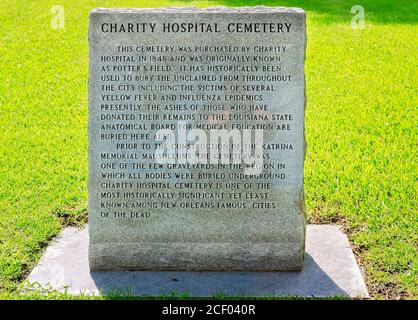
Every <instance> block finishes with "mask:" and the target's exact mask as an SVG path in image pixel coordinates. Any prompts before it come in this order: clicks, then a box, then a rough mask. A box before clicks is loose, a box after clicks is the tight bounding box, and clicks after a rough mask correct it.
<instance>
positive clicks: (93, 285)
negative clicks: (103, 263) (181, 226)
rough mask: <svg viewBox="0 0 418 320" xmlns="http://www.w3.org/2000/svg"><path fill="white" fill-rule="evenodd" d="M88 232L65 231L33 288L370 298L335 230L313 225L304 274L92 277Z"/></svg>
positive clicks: (73, 291) (341, 236) (33, 275)
mask: <svg viewBox="0 0 418 320" xmlns="http://www.w3.org/2000/svg"><path fill="white" fill-rule="evenodd" d="M87 253H88V231H87V229H83V230H79V229H76V228H67V229H65V230H63V231H62V232H61V234H60V235H59V236H58V238H57V239H56V240H55V241H53V243H52V244H51V245H50V246H49V247H48V249H47V250H46V252H45V254H44V256H43V257H42V259H41V261H40V262H39V264H38V265H37V266H36V267H35V268H34V269H33V271H32V273H31V274H30V275H29V279H28V281H29V283H32V284H34V283H37V284H39V285H41V286H42V287H46V288H51V289H55V290H60V291H65V290H66V291H67V292H68V293H71V294H80V293H81V292H84V293H87V294H104V295H105V294H106V293H109V292H115V291H117V290H121V291H123V292H129V293H130V294H134V295H152V296H159V295H167V294H170V293H176V294H184V293H186V294H189V295H191V296H200V297H205V296H214V295H217V294H220V293H222V294H224V295H228V296H250V297H271V296H299V297H330V296H348V297H368V292H367V288H366V285H365V283H364V280H363V277H362V274H361V272H360V269H359V267H358V266H357V263H356V260H355V258H354V255H353V252H352V251H351V248H350V245H349V242H348V239H347V237H346V236H345V234H344V233H342V232H341V231H340V230H339V228H338V226H335V225H309V226H308V227H307V234H306V253H305V266H304V270H303V271H301V272H298V271H294V272H152V271H131V272H109V271H106V272H90V270H89V265H88V257H87Z"/></svg>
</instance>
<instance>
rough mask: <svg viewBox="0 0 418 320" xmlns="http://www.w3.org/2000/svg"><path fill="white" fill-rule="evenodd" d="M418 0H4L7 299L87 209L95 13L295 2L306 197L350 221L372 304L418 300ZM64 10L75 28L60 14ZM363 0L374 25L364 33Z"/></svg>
mask: <svg viewBox="0 0 418 320" xmlns="http://www.w3.org/2000/svg"><path fill="white" fill-rule="evenodd" d="M417 3H418V2H416V1H409V0H408V1H392V0H391V1H387V0H382V1H377V0H374V1H373V0H367V1H366V0H364V1H363V0H356V1H354V0H353V1H352V2H351V1H341V0H328V1H319V0H315V1H251V0H248V1H213V2H192V1H186V2H183V3H182V2H176V3H174V2H167V1H125V0H120V1H103V0H102V1H91V0H77V1H75V0H73V1H69V0H64V1H59V2H57V1H55V0H54V1H49V0H45V1H29V0H26V1H24V0H2V1H1V2H0V57H1V58H0V132H1V135H0V137H1V141H0V210H1V212H0V297H4V298H10V297H17V295H18V291H17V290H15V288H16V286H17V284H18V283H19V282H20V281H22V280H23V279H24V278H25V276H26V275H27V273H28V272H29V271H30V270H31V268H32V267H33V266H34V265H35V263H36V262H37V260H38V259H39V257H40V255H41V253H42V250H43V248H44V247H45V246H46V244H47V242H48V240H50V239H51V238H52V237H53V236H55V235H56V234H57V233H58V232H59V231H60V229H61V228H62V227H63V226H64V225H66V224H73V223H83V222H84V221H85V219H86V212H87V205H86V200H87V77H88V73H87V65H88V45H87V22H88V13H89V11H90V10H91V9H92V8H94V7H138V6H139V5H140V6H142V7H152V6H164V5H171V6H173V5H194V6H208V5H230V6H238V5H242V4H245V5H256V4H265V5H270V6H272V5H285V6H298V7H303V8H305V9H306V11H307V15H308V48H307V60H306V75H307V99H308V106H307V114H306V122H307V123H306V132H307V140H308V151H307V158H306V196H307V207H308V211H309V212H308V214H309V219H310V221H311V222H317V223H318V222H319V223H327V222H337V223H342V224H344V226H345V228H346V230H347V232H348V233H349V237H350V241H351V243H352V245H353V248H354V249H355V252H356V254H357V255H358V260H359V262H360V263H361V265H362V266H363V267H364V268H365V271H366V280H367V284H368V288H369V290H370V293H371V294H372V296H373V297H374V298H397V297H401V298H415V299H416V298H417V297H418V279H417V278H418V275H417V273H418V272H417V270H418V253H417V251H418V250H417V244H418V210H417V209H418V208H417V189H418V188H417V187H418V186H417V177H418V172H417V163H418V156H417V141H418V130H417V129H418V128H417V125H418V91H417V88H418V75H417V70H418V54H417V52H418V50H417V49H418V42H417V34H418V26H417V23H418V7H417ZM56 4H62V5H63V6H64V8H65V30H54V29H52V28H51V27H50V21H51V17H52V14H51V12H50V9H51V7H52V6H54V5H56ZM355 4H361V5H362V6H363V7H364V8H365V12H366V28H365V29H352V28H351V26H350V21H351V18H352V14H351V13H350V8H351V7H352V6H353V5H355Z"/></svg>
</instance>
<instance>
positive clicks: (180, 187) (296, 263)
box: [89, 7, 306, 271]
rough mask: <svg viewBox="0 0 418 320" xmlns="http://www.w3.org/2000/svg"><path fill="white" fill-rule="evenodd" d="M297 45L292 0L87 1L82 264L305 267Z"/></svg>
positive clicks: (300, 50)
mask: <svg viewBox="0 0 418 320" xmlns="http://www.w3.org/2000/svg"><path fill="white" fill-rule="evenodd" d="M209 26H210V28H209ZM305 47H306V24H305V12H304V11H303V10H302V9H297V8H280V7H278V8H276V7H273V8H271V7H246V8H223V7H217V8H206V9H201V8H157V9H95V10H93V11H92V12H91V14H90V22H89V48H90V50H89V56H90V58H89V62H90V63H89V225H90V229H89V232H90V252H89V254H90V267H91V268H92V270H96V271H99V270H101V271H103V270H108V271H117V270H120V271H123V270H149V271H162V270H170V271H173V270H176V271H191V270H194V271H196V270H199V271H277V270H300V269H301V268H302V267H303V256H304V255H303V253H304V243H305V225H306V222H305V206H304V195H303V162H304V155H305V140H304V111H305V76H304V63H305ZM182 59H183V60H182ZM172 108H179V109H174V110H173V109H172ZM212 108H214V109H212ZM221 108H223V109H221ZM201 126H203V129H202V127H201ZM161 128H163V129H161ZM209 128H214V129H209ZM248 128H249V129H248ZM259 128H261V129H259ZM167 131H168V133H167ZM249 136H250V138H248V137H249ZM231 137H232V138H231ZM231 144H233V145H234V148H232V147H231ZM173 146H176V147H173ZM177 146H178V150H177ZM225 146H226V147H225ZM221 147H222V148H223V150H225V152H224V151H220V149H221ZM173 149H174V150H173ZM232 149H234V150H236V151H231V150H232ZM244 150H246V151H245V152H244ZM161 151H162V152H161ZM165 151H166V152H165ZM233 152H235V153H236V155H237V157H233V156H232V154H233ZM220 153H222V154H223V155H222V163H221V161H220V159H219V158H220ZM225 153H226V155H225ZM244 153H245V154H244ZM253 153H254V155H253ZM256 153H257V154H256ZM197 154H198V155H199V156H197ZM165 156H167V158H165ZM231 158H233V159H234V161H230V160H231ZM235 160H238V161H235ZM224 162H227V163H224ZM174 166H176V167H174ZM201 174H205V175H204V176H201Z"/></svg>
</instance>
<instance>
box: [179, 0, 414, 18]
mask: <svg viewBox="0 0 418 320" xmlns="http://www.w3.org/2000/svg"><path fill="white" fill-rule="evenodd" d="M187 2H188V1H186V2H185V3H187ZM216 5H222V6H228V7H239V6H256V5H264V6H269V7H273V6H278V7H280V6H283V7H299V8H303V9H305V10H306V11H307V13H308V15H309V13H314V14H315V19H316V20H320V21H321V22H325V23H347V24H350V22H351V19H352V18H353V16H354V14H352V13H351V12H350V10H351V8H352V7H353V6H354V5H361V6H363V8H364V10H365V15H366V17H365V21H366V23H368V22H375V23H381V24H394V23H397V24H416V23H417V22H418V1H410V0H399V1H393V0H380V1H377V0H353V1H347V0H310V1H303V0H280V1H277V0H276V1H274V0H246V1H243V0H220V1H216Z"/></svg>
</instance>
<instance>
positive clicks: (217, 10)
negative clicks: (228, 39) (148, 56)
mask: <svg viewBox="0 0 418 320" xmlns="http://www.w3.org/2000/svg"><path fill="white" fill-rule="evenodd" d="M212 12H213V13H300V14H304V13H305V11H304V10H303V9H301V8H288V7H267V6H254V7H222V6H217V7H207V8H197V7H161V8H95V9H93V10H92V11H91V12H90V13H91V14H94V13H212Z"/></svg>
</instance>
